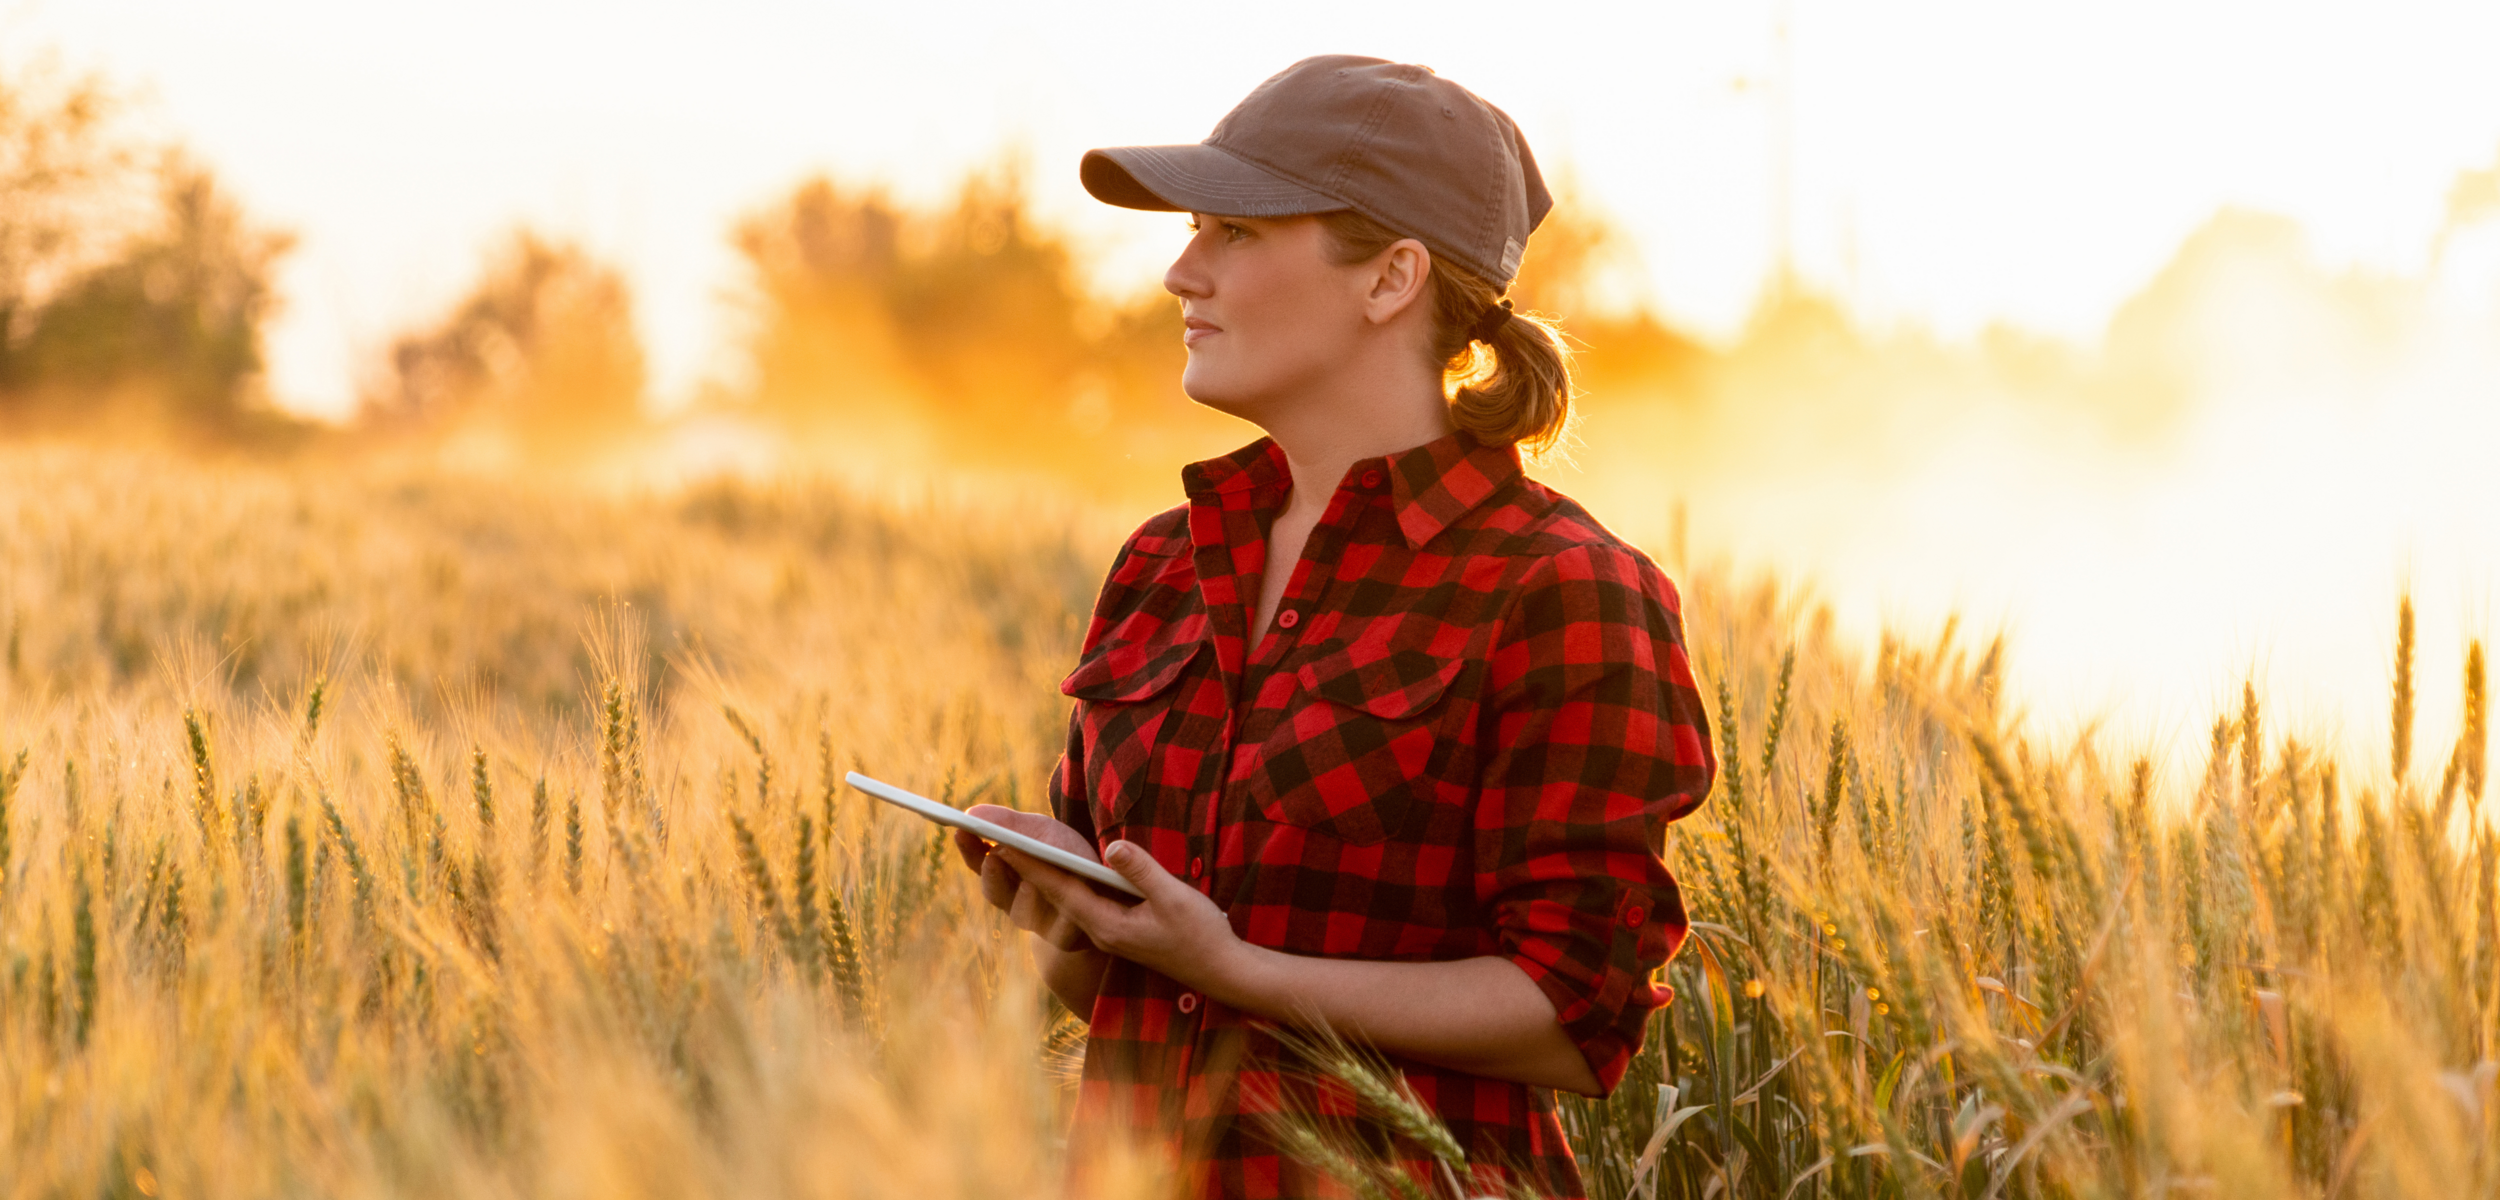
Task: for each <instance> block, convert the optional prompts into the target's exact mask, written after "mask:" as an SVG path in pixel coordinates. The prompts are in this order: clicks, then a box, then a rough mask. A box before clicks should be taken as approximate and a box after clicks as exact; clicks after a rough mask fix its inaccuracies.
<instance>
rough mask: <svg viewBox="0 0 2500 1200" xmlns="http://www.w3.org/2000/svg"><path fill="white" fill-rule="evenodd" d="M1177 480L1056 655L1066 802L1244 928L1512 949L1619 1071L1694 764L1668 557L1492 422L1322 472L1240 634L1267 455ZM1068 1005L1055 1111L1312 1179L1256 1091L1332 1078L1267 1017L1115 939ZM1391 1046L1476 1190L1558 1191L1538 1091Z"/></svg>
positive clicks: (1560, 1163) (1658, 949)
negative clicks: (1315, 506) (1305, 526)
mask: <svg viewBox="0 0 2500 1200" xmlns="http://www.w3.org/2000/svg"><path fill="white" fill-rule="evenodd" d="M1182 479H1183V481H1184V482H1185V483H1186V485H1187V488H1188V493H1189V503H1188V504H1187V505H1186V506H1184V507H1182V508H1177V509H1174V510H1172V511H1170V512H1166V513H1164V514H1162V515H1160V516H1157V517H1155V518H1154V519H1153V520H1150V521H1148V522H1147V523H1146V524H1145V525H1144V526H1143V527H1142V528H1140V529H1139V530H1138V531H1137V532H1136V533H1135V534H1134V535H1133V536H1131V538H1130V539H1129V541H1128V544H1127V545H1126V546H1125V547H1124V548H1123V549H1122V550H1121V552H1120V555H1119V557H1118V559H1117V560H1116V561H1115V562H1114V563H1113V565H1112V568H1111V575H1110V578H1109V580H1108V581H1107V582H1106V583H1105V584H1104V586H1103V590H1102V595H1101V598H1100V599H1099V601H1098V602H1097V603H1096V606H1095V610H1094V618H1093V623H1092V626H1091V628H1090V629H1089V630H1088V632H1087V634H1086V638H1085V648H1084V652H1083V655H1082V657H1081V658H1080V660H1079V661H1078V664H1077V667H1076V669H1075V671H1074V672H1072V673H1071V674H1069V675H1068V677H1067V680H1066V681H1065V683H1064V684H1063V685H1062V690H1064V691H1065V692H1066V693H1067V694H1068V695H1069V696H1072V697H1074V698H1075V699H1076V700H1077V704H1076V707H1075V711H1074V713H1073V714H1072V715H1071V717H1070V725H1069V740H1068V750H1067V754H1066V757H1065V758H1064V759H1063V760H1062V761H1061V762H1060V765H1059V769H1058V772H1057V774H1056V776H1055V777H1054V779H1053V782H1052V789H1051V791H1052V803H1053V806H1054V808H1055V810H1056V814H1057V816H1058V817H1059V819H1060V820H1062V821H1065V822H1067V823H1068V824H1069V825H1072V826H1074V827H1075V828H1076V829H1077V830H1079V831H1080V832H1083V833H1085V834H1086V835H1087V836H1089V837H1092V838H1093V839H1094V840H1095V842H1096V843H1097V844H1098V845H1104V846H1107V845H1109V844H1110V843H1111V842H1112V841H1114V840H1116V839H1120V838H1126V839H1128V840H1129V841H1132V842H1135V843H1136V844H1138V845H1140V846H1142V847H1144V848H1145V849H1147V850H1148V851H1150V852H1152V853H1153V854H1154V855H1155V857H1156V858H1157V860H1159V861H1160V862H1161V863H1162V864H1163V866H1164V867H1165V868H1166V869H1168V870H1170V871H1171V872H1172V873H1173V874H1175V875H1177V876H1179V877H1180V878H1182V879H1185V880H1190V881H1193V882H1194V883H1195V884H1196V885H1197V886H1198V887H1199V888H1201V889H1202V890H1204V891H1205V892H1206V893H1207V894H1208V895H1209V896H1211V897H1213V898H1214V899H1215V900H1216V901H1217V902H1218V903H1219V904H1221V905H1222V906H1223V907H1224V908H1225V910H1226V911H1227V912H1228V913H1229V914H1230V915H1231V917H1232V923H1233V929H1234V931H1235V932H1237V933H1239V934H1240V935H1241V936H1242V937H1243V938H1245V939H1247V940H1248V941H1250V942H1252V943H1255V944H1258V945H1263V946H1270V947H1274V948H1277V949H1280V950H1285V951H1290V952H1293V953H1297V954H1311V955H1328V956H1339V957H1354V958H1368V959H1396V960H1409V961H1418V960H1421V961H1446V960H1453V959H1463V958H1470V957H1475V956H1480V955H1501V956H1503V957H1506V958H1508V959H1510V960H1511V961H1512V962H1515V963H1517V964H1518V965H1519V966H1520V968H1521V969H1522V970H1524V971H1526V972H1527V974H1528V977H1529V978H1530V979H1533V980H1535V981H1536V983H1537V985H1538V986H1539V987H1541V988H1542V989H1543V990H1544V991H1545V994H1546V995H1547V996H1548V997H1550V998H1551V999H1552V1000H1553V1003H1554V1009H1555V1011H1556V1013H1557V1014H1559V1016H1560V1018H1561V1021H1562V1024H1563V1028H1564V1029H1565V1031H1566V1032H1568V1033H1569V1035H1570V1036H1571V1038H1572V1040H1573V1041H1574V1042H1576V1043H1577V1044H1578V1045H1579V1047H1580V1049H1581V1050H1582V1052H1583V1053H1584V1054H1586V1055H1587V1057H1588V1061H1589V1064H1590V1066H1591V1067H1592V1068H1594V1070H1595V1071H1596V1074H1597V1076H1598V1078H1599V1079H1600V1080H1601V1081H1602V1082H1603V1083H1604V1084H1605V1085H1606V1086H1607V1087H1608V1088H1612V1087H1613V1086H1614V1084H1615V1081H1616V1080H1617V1079H1619V1078H1620V1077H1621V1076H1622V1074H1623V1070H1624V1067H1625V1065H1626V1063H1627V1062H1628V1061H1629V1060H1630V1057H1631V1055H1632V1052H1633V1051H1634V1050H1635V1049H1637V1048H1638V1047H1639V1045H1640V1041H1641V1035H1642V1032H1643V1029H1644V1027H1645V1025H1646V1023H1647V1019H1648V1017H1649V1014H1650V1012H1651V1011H1652V1010H1653V1009H1655V1008H1657V1007H1658V1006H1659V1005H1661V1004H1664V1003H1666V1002H1667V999H1668V996H1669V992H1668V989H1667V988H1666V987H1665V986H1663V985H1661V984H1658V983H1655V982H1653V975H1654V973H1655V972H1656V971H1657V969H1658V968H1659V967H1661V966H1662V965H1664V964H1665V962H1666V961H1667V958H1668V956H1670V955H1672V954H1673V953H1674V952H1675V950H1676V947H1677V946H1678V945H1679V944H1680V943H1681V942H1682V940H1683V937H1684V934H1685V929H1686V925H1685V916H1684V907H1683V904H1682V902H1681V900H1680V899H1679V898H1678V895H1677V892H1676V885H1675V880H1674V878H1673V877H1672V876H1671V875H1669V874H1668V872H1667V867H1666V864H1665V863H1664V862H1663V861H1661V859H1660V850H1661V844H1662V840H1663V837H1664V831H1665V827H1666V824H1667V822H1669V821H1672V820H1675V819H1676V818H1678V817H1681V816H1683V815H1684V814H1686V813H1688V812H1691V811H1692V810H1693V808H1694V807H1695V806H1697V805H1699V804H1700V803H1701V800H1702V797H1703V795H1704V794H1706V793H1707V792H1708V790H1709V787H1710V782H1711V777H1712V773H1713V770H1714V763H1713V761H1712V757H1711V752H1710V738H1709V735H1708V729H1707V727H1706V723H1705V719H1704V717H1703V710H1702V704H1701V701H1700V697H1699V695H1698V694H1697V692H1696V690H1695V688H1694V684H1693V676H1692V669H1691V665H1690V663H1689V661H1688V660H1687V658H1686V655H1685V650H1684V643H1683V629H1682V623H1681V616H1680V611H1679V601H1678V599H1677V596H1676V592H1675V588H1674V585H1672V584H1670V583H1669V582H1668V581H1667V579H1666V577H1665V576H1664V575H1662V574H1660V573H1659V571H1658V569H1657V567H1656V566H1655V565H1654V564H1652V563H1651V562H1650V561H1649V560H1648V559H1647V558H1645V557H1644V556H1642V555H1641V554H1640V553H1639V552H1638V551H1636V550H1633V549H1631V548H1629V547H1627V546H1625V545H1624V544H1623V543H1622V542H1620V541H1618V540H1617V539H1616V538H1615V537H1614V536H1613V535H1612V534H1611V533H1609V532H1607V531H1606V529H1605V528H1604V527H1602V526H1600V525H1599V524H1598V523H1597V522H1596V520H1594V519H1593V518H1591V517H1590V516H1589V515H1588V513H1587V512H1586V511H1585V510H1583V509H1582V508H1580V506H1579V505H1577V504H1575V503H1574V502H1572V501H1571V500H1569V499H1567V498H1565V497H1563V496H1561V495H1559V494H1557V493H1555V492H1553V491H1551V490H1548V489H1547V488H1545V487H1543V486H1541V485H1539V484H1537V483H1535V482H1533V481H1531V480H1529V479H1528V478H1527V477H1526V476H1525V475H1523V474H1522V473H1521V472H1520V468H1519V459H1518V455H1517V453H1516V451H1515V450H1513V449H1511V448H1508V447H1488V446H1483V445H1480V444H1477V443H1476V442H1474V441H1473V440H1471V439H1469V438H1468V437H1467V436H1466V435H1464V434H1453V435H1451V436H1449V437H1447V438H1443V439H1441V440H1439V441H1436V442H1432V443H1430V444H1428V445H1424V446H1420V447H1417V448H1415V449H1413V450H1409V451H1406V452H1404V453H1400V454H1395V455H1390V456H1387V457H1385V458H1377V459H1371V460H1368V461H1365V462H1361V463H1357V464H1355V466H1354V467H1353V468H1352V469H1351V470H1349V471H1348V472H1347V474H1346V477H1345V480H1344V482H1343V483H1342V484H1341V485H1340V486H1339V487H1338V489H1337V491H1336V493H1335V494H1334V495H1333V496H1332V497H1331V498H1330V500H1329V504H1328V509H1327V512H1326V514H1325V515H1324V516H1323V517H1322V518H1321V520H1320V523H1319V525H1318V527H1317V528H1315V529H1314V530H1313V531H1312V533H1311V536H1310V540H1309V542H1308V544H1307V545H1306V547H1305V549H1304V555H1303V559H1302V561H1301V562H1299V563H1298V564H1295V565H1294V566H1293V568H1292V570H1293V575H1292V577H1291V579H1290V581H1289V583H1288V586H1287V588H1286V591H1285V595H1284V599H1283V601H1282V603H1281V604H1280V605H1279V607H1278V609H1277V617H1276V619H1275V621H1274V623H1273V625H1272V626H1271V627H1270V629H1269V630H1268V632H1267V635H1266V636H1265V637H1264V638H1262V639H1261V642H1260V644H1259V645H1257V646H1255V647H1252V646H1248V645H1246V644H1245V636H1244V631H1245V627H1246V626H1247V624H1248V621H1249V617H1250V615H1251V614H1250V605H1251V604H1253V603H1254V602H1255V600H1256V595H1255V587H1256V581H1257V580H1258V578H1259V577H1260V573H1261V571H1262V570H1263V569H1264V568H1265V567H1266V566H1267V563H1266V555H1267V527H1268V524H1269V522H1270V520H1271V519H1272V518H1273V517H1274V515H1275V514H1276V512H1277V511H1278V510H1279V508H1280V507H1281V506H1282V504H1283V502H1284V501H1285V498H1286V495H1287V493H1288V491H1289V490H1290V488H1291V485H1292V478H1291V475H1290V473H1289V471H1288V468H1287V467H1286V464H1285V459H1284V455H1283V453H1282V452H1281V451H1280V450H1278V449H1277V448H1276V447H1275V445H1274V443H1272V442H1269V441H1266V440H1264V439H1263V440H1261V441H1259V442H1256V443H1253V444H1252V445H1250V446H1248V447H1245V448H1243V449H1242V450H1239V451H1236V452H1235V453H1233V454H1231V455H1228V456H1226V457H1224V458H1219V459H1213V460H1210V461H1207V462H1202V463H1198V464H1195V465H1193V466H1191V467H1189V468H1187V469H1186V470H1185V471H1184V472H1183V473H1182ZM1424 999H1425V1000H1426V1002H1428V998H1424ZM1092 1017H1093V1022H1092V1036H1091V1039H1090V1041H1089V1042H1088V1045H1087V1047H1086V1055H1085V1075H1084V1082H1083V1085H1082V1091H1081V1095H1080V1101H1079V1118H1078V1119H1079V1121H1080V1123H1090V1122H1094V1121H1103V1122H1113V1121H1123V1120H1126V1121H1141V1122H1148V1123H1151V1124H1152V1125H1153V1126H1154V1127H1155V1128H1158V1129H1161V1130H1164V1131H1167V1132H1168V1133H1171V1134H1173V1135H1175V1136H1178V1137H1179V1138H1180V1144H1179V1147H1178V1149H1179V1153H1180V1154H1181V1158H1182V1162H1183V1165H1184V1171H1185V1178H1186V1180H1187V1183H1188V1187H1189V1189H1190V1191H1191V1192H1192V1193H1193V1194H1197V1195H1204V1196H1211V1197H1267V1196H1308V1195H1323V1194H1331V1189H1330V1188H1328V1187H1327V1186H1326V1185H1325V1184H1324V1182H1323V1181H1321V1180H1318V1179H1316V1178H1313V1177H1311V1176H1310V1175H1309V1174H1308V1173H1307V1172H1306V1171H1305V1170H1304V1169H1302V1168H1300V1167H1299V1166H1298V1165H1296V1164H1294V1163H1292V1162H1291V1161H1288V1160H1285V1159H1284V1158H1282V1157H1281V1156H1280V1155H1279V1154H1278V1153H1277V1151H1276V1150H1275V1149H1274V1147H1273V1146H1272V1145H1271V1144H1270V1143H1269V1141H1268V1139H1267V1137H1266V1136H1265V1133H1264V1130H1263V1128H1262V1125H1261V1122H1260V1120H1259V1119H1258V1117H1259V1114H1261V1113H1266V1112H1273V1111H1275V1110H1276V1109H1277V1108H1278V1106H1280V1105H1291V1106H1296V1107H1299V1108H1301V1109H1302V1110H1304V1111H1319V1112H1326V1113H1344V1114H1349V1115H1351V1114H1352V1106H1351V1101H1350V1100H1349V1099H1347V1098H1346V1097H1345V1096H1343V1095H1342V1094H1339V1093H1337V1092H1335V1091H1334V1090H1332V1085H1327V1084H1315V1083H1314V1082H1312V1081H1311V1079H1310V1078H1309V1077H1308V1075H1307V1074H1306V1073H1303V1072H1299V1071H1297V1070H1296V1069H1295V1067H1294V1064H1293V1062H1292V1061H1291V1056H1290V1054H1289V1053H1288V1052H1287V1051H1286V1050H1285V1049H1284V1048H1282V1047H1280V1046H1279V1044H1278V1043H1277V1040H1276V1039H1275V1038H1274V1037H1273V1036H1272V1035H1271V1034H1269V1033H1268V1032H1267V1031H1266V1029H1265V1027H1264V1025H1263V1023H1260V1022H1258V1021H1256V1020H1254V1019H1253V1018H1250V1017H1248V1016H1247V1015H1245V1014H1243V1013H1241V1012H1238V1011H1234V1010H1229V1009H1227V1008H1225V1007H1224V1006H1222V1005H1219V1004H1216V1003H1213V1002H1211V1001H1208V1000H1206V999H1205V998H1204V997H1202V996H1199V995H1197V994H1195V993H1192V992H1189V991H1187V990H1186V989H1184V988H1182V987H1181V986H1180V985H1179V984H1178V983H1175V982H1174V981H1173V980H1171V979H1169V978H1166V977H1164V976H1162V975H1159V974H1157V973H1155V972H1152V971H1149V970H1147V969H1145V968H1143V967H1140V966H1137V965H1135V964H1133V963H1129V962H1126V961H1124V960H1118V959H1114V960H1113V961H1112V962H1111V964H1110V966H1109V969H1108V970H1107V971H1106V973H1105V975H1104V978H1103V983H1102V990H1101V994H1100V998H1099V999H1098V1000H1097V1002H1096V1004H1095V1007H1094V1012H1093V1014H1092ZM1392 1061H1393V1062H1394V1063H1395V1064H1396V1065H1397V1067H1398V1068H1399V1069H1400V1070H1402V1071H1403V1072H1404V1074H1405V1076H1406V1078H1407V1080H1408V1081H1409V1082H1410V1083H1411V1084H1412V1085H1413V1087H1414V1089H1415V1091H1416V1093H1417V1095H1419V1096H1420V1097H1421V1098H1422V1099H1423V1100H1424V1101H1425V1102H1426V1103H1429V1104H1431V1105H1432V1106H1433V1108H1434V1109H1435V1110H1436V1111H1438V1112H1439V1113H1440V1114H1441V1116H1442V1117H1443V1119H1444V1120H1446V1121H1447V1122H1448V1123H1449V1125H1450V1127H1451V1129H1452V1131H1453V1132H1454V1133H1456V1134H1457V1136H1458V1137H1459V1139H1460V1140H1461V1144H1463V1145H1465V1146H1466V1147H1467V1148H1468V1150H1469V1153H1470V1159H1471V1161H1473V1162H1476V1163H1479V1164H1482V1165H1481V1166H1480V1168H1479V1172H1480V1175H1479V1179H1478V1181H1477V1182H1478V1183H1479V1184H1481V1185H1483V1190H1485V1191H1490V1192H1496V1193H1498V1192H1499V1191H1501V1190H1502V1185H1503V1184H1504V1183H1506V1182H1510V1181H1514V1180H1515V1181H1517V1182H1520V1183H1525V1184H1527V1185H1529V1186H1532V1187H1535V1188H1539V1189H1542V1190H1543V1191H1544V1192H1546V1193H1549V1194H1552V1195H1555V1196H1578V1195H1580V1194H1581V1183H1580V1176H1579V1171H1578V1168H1577V1167H1576V1166H1575V1165H1574V1163H1573V1162H1572V1159H1571V1153H1570V1150H1569V1148H1568V1147H1567V1146H1566V1145H1565V1143H1564V1141H1563V1136H1562V1129H1561V1126H1560V1124H1559V1123H1558V1122H1557V1121H1556V1119H1555V1116H1554V1099H1553V1094H1552V1093H1551V1092H1550V1091H1548V1090H1546V1089H1542V1088H1534V1087H1529V1086H1527V1085H1524V1084H1516V1083H1507V1082H1502V1081H1498V1080H1492V1079H1485V1078H1482V1077H1479V1076H1474V1075H1469V1074H1465V1073H1463V1072H1458V1071H1452V1070H1447V1069H1443V1068H1439V1067H1433V1066H1429V1065H1426V1064H1422V1063H1416V1062H1411V1061H1406V1060H1402V1059H1393V1060H1392ZM1382 1136H1384V1137H1385V1136H1386V1135H1382ZM1397 1153H1398V1154H1399V1155H1400V1157H1402V1158H1404V1159H1407V1160H1409V1161H1411V1162H1412V1163H1413V1169H1415V1170H1417V1171H1418V1172H1422V1171H1424V1170H1425V1164H1427V1163H1428V1162H1429V1157H1428V1156H1427V1155H1425V1154H1424V1153H1423V1152H1422V1151H1420V1150H1419V1149H1417V1148H1415V1147H1412V1146H1404V1147H1399V1148H1398V1150H1397Z"/></svg>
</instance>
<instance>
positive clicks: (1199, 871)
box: [1189, 858, 1207, 879]
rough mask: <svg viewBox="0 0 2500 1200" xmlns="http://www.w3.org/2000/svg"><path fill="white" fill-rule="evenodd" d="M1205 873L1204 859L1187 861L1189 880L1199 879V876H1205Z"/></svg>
mask: <svg viewBox="0 0 2500 1200" xmlns="http://www.w3.org/2000/svg"><path fill="white" fill-rule="evenodd" d="M1206 873H1207V860H1205V859H1203V858H1193V859H1190V860H1189V877H1190V878H1191V879H1196V878H1197V877H1199V876H1201V875H1204V874H1206Z"/></svg>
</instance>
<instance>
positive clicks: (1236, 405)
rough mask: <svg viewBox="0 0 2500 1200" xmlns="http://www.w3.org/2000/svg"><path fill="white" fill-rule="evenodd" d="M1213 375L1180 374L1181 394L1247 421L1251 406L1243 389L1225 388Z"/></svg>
mask: <svg viewBox="0 0 2500 1200" xmlns="http://www.w3.org/2000/svg"><path fill="white" fill-rule="evenodd" d="M1213 374H1214V373H1213V372H1206V373H1200V372H1196V371H1184V372H1182V373H1181V394H1182V395H1185V396H1187V397H1189V398H1190V399H1191V400H1193V401H1196V402H1197V403H1198V404H1200V405H1202V406H1204V407H1207V408H1212V409H1214V410H1215V411H1217V412H1220V413H1224V414H1226V415H1228V416H1235V417H1240V418H1242V419H1243V420H1249V419H1250V412H1249V410H1250V409H1251V408H1252V407H1253V405H1251V404H1250V402H1249V397H1248V396H1247V395H1245V394H1244V391H1243V389H1241V388H1239V387H1234V386H1227V385H1226V381H1225V380H1223V379H1220V378H1213V377H1212V376H1213Z"/></svg>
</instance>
